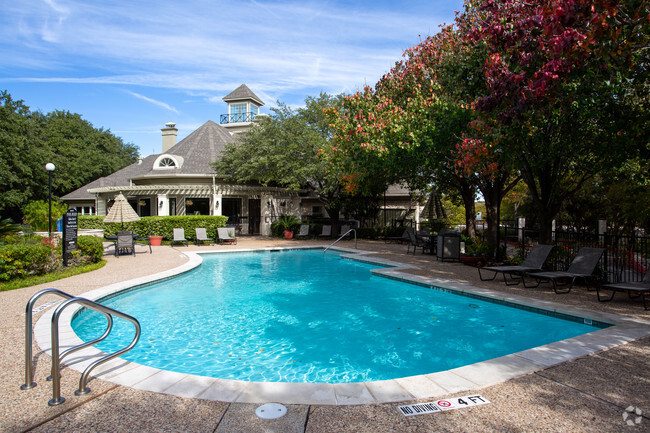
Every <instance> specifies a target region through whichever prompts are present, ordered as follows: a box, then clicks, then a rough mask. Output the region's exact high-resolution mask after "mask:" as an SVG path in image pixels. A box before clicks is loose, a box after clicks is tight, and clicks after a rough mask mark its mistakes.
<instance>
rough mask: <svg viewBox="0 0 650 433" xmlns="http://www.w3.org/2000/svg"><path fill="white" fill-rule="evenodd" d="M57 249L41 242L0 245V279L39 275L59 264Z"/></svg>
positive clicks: (7, 279)
mask: <svg viewBox="0 0 650 433" xmlns="http://www.w3.org/2000/svg"><path fill="white" fill-rule="evenodd" d="M56 251H57V249H55V248H53V247H51V246H49V245H43V244H41V243H15V244H5V245H0V281H9V280H11V279H14V278H21V277H26V276H29V275H41V274H45V273H47V272H51V271H53V270H55V269H56V268H58V267H59V266H60V264H59V259H58V258H59V255H58V254H57V253H56Z"/></svg>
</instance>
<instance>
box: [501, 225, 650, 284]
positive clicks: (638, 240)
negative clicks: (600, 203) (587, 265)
mask: <svg viewBox="0 0 650 433" xmlns="http://www.w3.org/2000/svg"><path fill="white" fill-rule="evenodd" d="M499 235H500V242H501V244H502V245H505V246H506V248H507V251H508V254H509V255H514V254H518V255H520V256H521V257H525V256H526V254H527V253H528V251H529V250H530V249H531V248H532V246H533V245H535V244H538V243H539V237H540V236H539V230H537V229H529V228H523V229H519V228H516V227H510V226H508V225H504V226H502V227H501V231H500V233H499ZM552 243H553V245H555V248H554V249H553V252H552V253H551V256H550V257H549V260H548V261H547V266H548V268H549V270H559V271H563V270H566V269H567V268H568V267H569V265H570V263H571V261H572V260H573V259H574V258H575V256H576V254H577V253H578V250H579V249H580V248H582V247H596V248H604V249H605V253H604V254H603V257H602V259H601V260H600V263H599V267H598V269H597V273H598V276H599V277H600V279H601V280H603V281H607V282H618V281H640V280H642V279H643V275H644V274H645V272H646V271H647V270H648V266H649V265H650V237H648V236H623V235H618V234H606V233H605V234H596V233H587V232H572V231H564V230H555V231H554V232H553V233H552Z"/></svg>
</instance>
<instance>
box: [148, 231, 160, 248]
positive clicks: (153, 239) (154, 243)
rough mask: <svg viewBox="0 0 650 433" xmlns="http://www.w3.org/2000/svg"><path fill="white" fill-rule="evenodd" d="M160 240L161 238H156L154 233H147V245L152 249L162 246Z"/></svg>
mask: <svg viewBox="0 0 650 433" xmlns="http://www.w3.org/2000/svg"><path fill="white" fill-rule="evenodd" d="M162 240H163V237H162V236H156V234H155V233H154V232H151V233H149V245H151V246H152V247H159V246H160V245H161V244H162Z"/></svg>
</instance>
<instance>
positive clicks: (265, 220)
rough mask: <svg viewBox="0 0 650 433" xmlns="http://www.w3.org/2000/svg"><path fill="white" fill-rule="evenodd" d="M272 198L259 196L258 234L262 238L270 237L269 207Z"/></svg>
mask: <svg viewBox="0 0 650 433" xmlns="http://www.w3.org/2000/svg"><path fill="white" fill-rule="evenodd" d="M272 200H273V197H272V196H270V195H261V196H260V201H261V208H262V209H261V211H262V222H261V223H260V234H261V235H262V236H271V205H272V203H273V201H272Z"/></svg>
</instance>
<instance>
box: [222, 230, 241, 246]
mask: <svg viewBox="0 0 650 433" xmlns="http://www.w3.org/2000/svg"><path fill="white" fill-rule="evenodd" d="M217 235H218V236H219V242H221V243H227V244H232V245H237V237H236V236H235V229H234V228H229V227H219V228H218V229H217Z"/></svg>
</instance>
